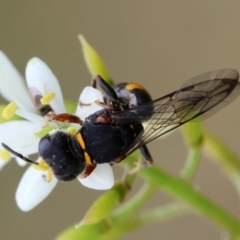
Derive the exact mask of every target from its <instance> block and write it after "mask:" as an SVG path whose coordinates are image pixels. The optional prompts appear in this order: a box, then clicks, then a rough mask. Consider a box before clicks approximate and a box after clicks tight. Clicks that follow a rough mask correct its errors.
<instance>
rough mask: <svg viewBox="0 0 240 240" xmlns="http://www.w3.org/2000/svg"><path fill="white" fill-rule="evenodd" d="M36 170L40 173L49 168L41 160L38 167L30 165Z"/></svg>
mask: <svg viewBox="0 0 240 240" xmlns="http://www.w3.org/2000/svg"><path fill="white" fill-rule="evenodd" d="M32 166H33V167H34V168H35V169H36V170H40V171H48V170H49V169H50V167H49V166H48V165H47V164H46V162H45V161H44V160H43V159H41V160H40V162H39V164H38V165H35V164H33V165H32Z"/></svg>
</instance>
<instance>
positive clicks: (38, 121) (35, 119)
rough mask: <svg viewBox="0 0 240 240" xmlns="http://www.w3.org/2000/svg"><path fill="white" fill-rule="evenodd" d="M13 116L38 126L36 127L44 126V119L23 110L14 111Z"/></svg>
mask: <svg viewBox="0 0 240 240" xmlns="http://www.w3.org/2000/svg"><path fill="white" fill-rule="evenodd" d="M15 114H16V115H18V116H20V117H22V118H24V119H26V120H28V121H30V122H32V123H34V124H36V125H38V127H43V126H44V125H45V124H46V119H45V118H43V117H42V116H39V115H37V114H35V113H31V112H29V111H26V110H24V109H16V111H15Z"/></svg>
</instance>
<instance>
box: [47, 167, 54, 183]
mask: <svg viewBox="0 0 240 240" xmlns="http://www.w3.org/2000/svg"><path fill="white" fill-rule="evenodd" d="M52 179H53V173H52V171H51V169H48V171H47V176H46V182H48V183H49V182H51V181H52Z"/></svg>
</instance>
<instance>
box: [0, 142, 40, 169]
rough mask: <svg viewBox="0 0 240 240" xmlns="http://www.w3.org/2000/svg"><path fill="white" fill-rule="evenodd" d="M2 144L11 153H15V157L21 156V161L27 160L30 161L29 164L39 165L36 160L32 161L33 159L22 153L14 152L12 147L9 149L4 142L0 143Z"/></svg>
mask: <svg viewBox="0 0 240 240" xmlns="http://www.w3.org/2000/svg"><path fill="white" fill-rule="evenodd" d="M2 146H3V147H4V148H5V149H6V150H8V151H9V152H10V153H12V154H13V155H15V156H16V157H19V158H21V159H22V160H23V161H25V162H28V163H31V164H35V165H39V163H38V162H34V161H32V160H30V159H29V158H27V157H24V156H23V155H22V154H20V153H18V152H15V151H14V150H13V149H11V148H10V147H9V146H7V145H6V144H5V143H2Z"/></svg>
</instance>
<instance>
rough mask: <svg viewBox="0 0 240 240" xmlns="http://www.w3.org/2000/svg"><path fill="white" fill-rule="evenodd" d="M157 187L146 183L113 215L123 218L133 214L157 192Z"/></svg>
mask: <svg viewBox="0 0 240 240" xmlns="http://www.w3.org/2000/svg"><path fill="white" fill-rule="evenodd" d="M156 189H157V188H156V187H155V186H153V184H152V185H150V184H149V183H145V185H144V186H143V187H142V188H141V189H140V191H139V192H138V193H136V194H135V195H134V196H133V197H132V198H131V199H129V200H128V201H127V202H125V204H123V205H122V206H121V207H119V208H118V209H116V210H115V211H114V213H113V216H114V217H116V218H119V219H121V218H122V219H123V218H125V217H127V216H129V215H131V214H132V213H133V212H135V211H136V210H137V209H138V208H139V207H141V206H142V205H143V204H144V203H145V202H146V201H147V200H148V199H149V198H150V197H151V196H152V195H153V194H154V193H155V192H156Z"/></svg>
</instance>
